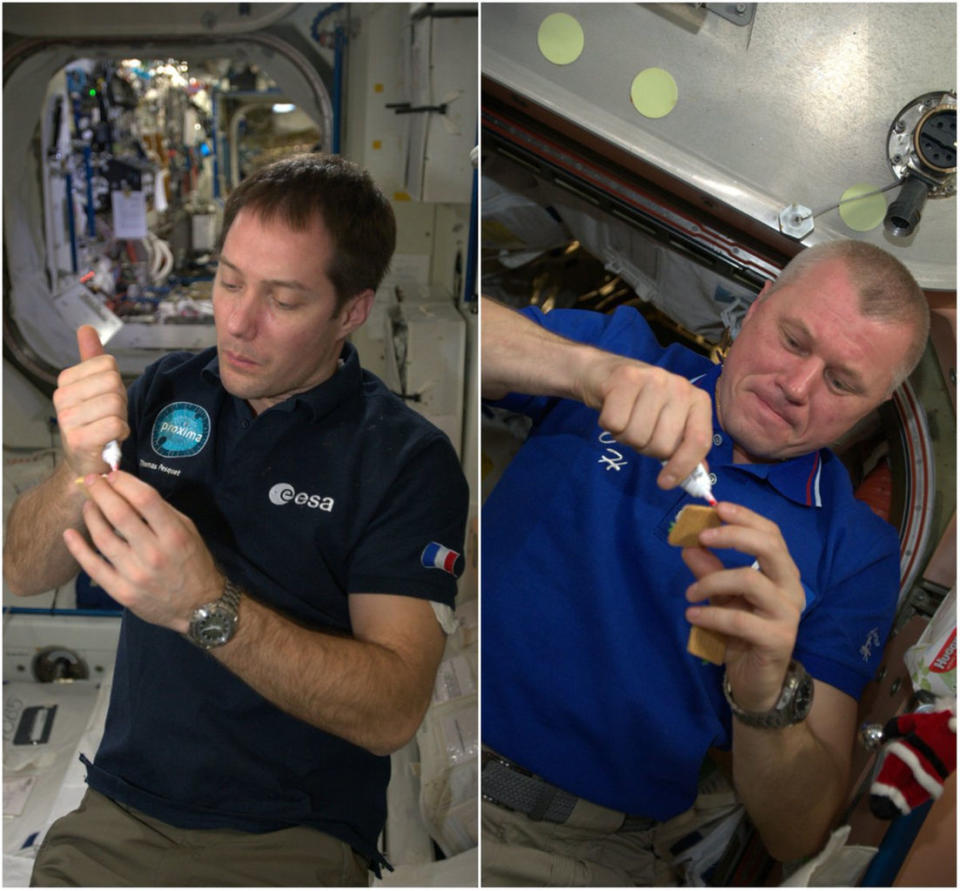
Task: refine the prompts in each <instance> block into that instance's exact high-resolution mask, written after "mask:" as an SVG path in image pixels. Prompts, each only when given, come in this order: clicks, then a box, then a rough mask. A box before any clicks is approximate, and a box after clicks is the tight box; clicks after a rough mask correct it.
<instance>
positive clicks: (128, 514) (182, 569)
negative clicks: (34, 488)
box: [63, 471, 224, 634]
mask: <svg viewBox="0 0 960 891" xmlns="http://www.w3.org/2000/svg"><path fill="white" fill-rule="evenodd" d="M84 486H85V487H86V490H87V494H88V496H89V500H88V501H87V502H86V503H85V504H84V506H83V517H84V521H85V522H86V526H87V530H88V531H89V533H90V538H91V540H92V541H93V544H94V546H95V547H96V549H97V550H99V551H100V554H98V553H96V551H95V550H94V549H93V548H91V547H90V545H89V544H88V543H87V542H86V540H85V539H84V538H83V536H82V535H81V534H80V533H79V532H77V531H76V530H74V529H67V530H66V531H65V532H64V534H63V540H64V542H65V544H66V546H67V548H68V549H69V551H70V553H71V554H72V555H73V557H74V559H75V560H76V561H77V562H78V563H79V564H80V565H81V566H82V567H83V569H85V570H86V571H87V573H88V574H89V575H90V577H91V578H92V579H93V580H94V581H95V582H96V583H97V584H99V585H101V586H102V587H103V588H104V590H105V591H106V592H107V593H108V594H109V595H110V596H111V597H112V598H113V599H114V600H116V601H117V602H118V603H120V604H122V605H123V606H125V607H127V608H128V609H130V610H131V611H132V612H134V613H135V614H136V615H137V616H139V617H140V618H141V619H143V620H144V621H145V622H151V623H153V624H154V625H161V626H163V627H164V628H170V629H171V630H173V631H177V632H179V633H181V634H185V633H186V631H187V629H188V627H189V624H190V616H191V615H192V613H193V610H194V609H196V608H197V607H198V606H200V605H201V604H203V603H207V602H208V601H211V600H216V599H217V598H218V597H219V596H220V595H221V594H222V592H223V582H224V579H223V576H222V574H221V573H220V571H219V570H218V569H217V567H216V565H215V563H214V560H213V557H212V556H211V554H210V551H209V550H208V549H207V546H206V545H205V544H204V542H203V539H202V538H201V537H200V533H199V532H198V531H197V528H196V526H194V524H193V521H192V520H191V519H190V518H189V517H187V516H185V515H184V514H182V513H180V511H178V510H176V509H175V508H174V507H173V506H171V505H170V504H168V503H167V502H166V501H164V499H163V497H162V496H161V495H160V493H159V492H158V491H157V490H156V489H154V488H153V487H152V486H150V485H148V484H147V483H145V482H143V481H142V480H140V479H137V477H135V476H131V475H130V474H129V473H124V472H123V471H115V472H113V473H111V474H110V475H109V476H108V477H106V478H104V477H100V476H97V475H94V474H91V475H88V476H87V477H86V479H85V480H84ZM101 555H102V556H101ZM104 558H106V559H104ZM108 561H109V562H108Z"/></svg>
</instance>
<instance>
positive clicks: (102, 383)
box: [53, 325, 130, 476]
mask: <svg viewBox="0 0 960 891" xmlns="http://www.w3.org/2000/svg"><path fill="white" fill-rule="evenodd" d="M77 347H78V348H79V350H80V363H79V364H78V365H73V366H71V367H70V368H67V369H65V370H64V371H62V372H61V373H60V376H59V377H58V378H57V389H56V390H55V391H54V394H53V405H54V408H55V409H56V412H57V423H58V424H59V425H60V436H61V442H62V445H63V452H64V459H65V460H66V462H67V464H69V465H70V468H71V469H72V470H73V473H74V475H75V476H85V475H86V474H88V473H105V472H107V471H108V470H109V469H110V468H109V466H108V465H107V463H106V462H105V461H104V460H103V458H102V457H101V454H102V452H103V448H104V446H105V445H106V444H107V443H108V442H109V441H110V440H111V439H115V440H117V442H121V441H123V440H124V439H126V438H127V436H129V435H130V428H129V426H128V425H127V391H126V388H125V387H124V386H123V379H122V378H121V376H120V371H119V369H118V368H117V360H116V359H114V357H113V356H109V355H107V354H106V353H104V351H103V346H102V345H101V343H100V337H99V335H98V334H97V331H96V329H95V328H93V327H91V326H90V325H82V326H81V327H80V328H78V329H77Z"/></svg>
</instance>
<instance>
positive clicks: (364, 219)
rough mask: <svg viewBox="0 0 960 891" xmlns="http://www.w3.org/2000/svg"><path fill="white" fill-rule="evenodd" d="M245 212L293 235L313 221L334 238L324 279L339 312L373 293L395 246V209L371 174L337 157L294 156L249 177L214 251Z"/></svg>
mask: <svg viewBox="0 0 960 891" xmlns="http://www.w3.org/2000/svg"><path fill="white" fill-rule="evenodd" d="M244 208H246V209H248V210H251V211H253V212H254V213H255V214H257V216H259V217H260V218H261V219H263V220H270V219H276V218H279V219H280V220H282V221H283V222H284V223H286V224H287V225H288V226H289V227H290V228H291V229H294V230H295V231H302V230H304V229H306V228H307V227H308V226H310V225H311V224H312V223H313V222H314V220H316V218H317V216H319V217H320V219H321V220H322V222H323V225H324V226H325V227H326V229H327V231H328V232H329V233H330V236H331V238H332V239H333V257H332V259H331V260H330V268H329V269H328V270H327V277H328V278H329V279H330V281H331V283H332V284H333V286H334V288H335V289H336V293H337V312H338V313H339V311H340V309H341V308H342V307H343V305H344V304H345V303H346V302H347V301H348V300H349V299H350V298H351V297H353V296H354V295H355V294H358V293H360V292H361V291H365V290H367V289H368V288H370V289H372V290H374V291H376V289H377V288H378V287H379V286H380V282H381V281H382V280H383V277H384V275H385V274H386V272H387V267H388V266H389V265H390V258H391V257H392V256H393V251H394V248H395V247H396V242H397V224H396V220H395V218H394V215H393V208H392V207H391V206H390V202H389V201H388V200H387V199H386V197H385V196H384V194H383V193H382V192H381V191H380V189H379V188H378V187H377V185H376V184H375V183H374V182H373V180H372V179H371V178H370V175H369V174H368V173H367V172H366V171H365V170H363V169H362V168H360V167H359V166H358V165H356V164H354V163H353V162H352V161H347V160H346V159H344V158H341V157H339V156H338V155H326V154H321V153H319V152H312V153H305V154H299V155H292V156H291V157H289V158H283V159H281V160H279V161H275V162H274V163H272V164H268V165H267V166H265V167H262V168H261V169H260V170H258V171H256V172H255V173H253V174H251V175H250V176H248V177H247V178H246V179H245V180H244V181H243V182H242V183H240V185H239V186H237V187H236V188H235V189H234V190H233V191H232V192H231V193H230V195H229V197H228V198H227V201H226V204H225V205H224V209H223V226H222V228H221V230H220V240H219V242H218V243H217V252H218V253H219V252H220V251H221V250H222V249H223V243H224V241H225V240H226V237H227V232H229V231H230V226H231V224H232V223H233V221H234V219H236V216H237V214H238V213H239V212H240V211H241V210H243V209H244Z"/></svg>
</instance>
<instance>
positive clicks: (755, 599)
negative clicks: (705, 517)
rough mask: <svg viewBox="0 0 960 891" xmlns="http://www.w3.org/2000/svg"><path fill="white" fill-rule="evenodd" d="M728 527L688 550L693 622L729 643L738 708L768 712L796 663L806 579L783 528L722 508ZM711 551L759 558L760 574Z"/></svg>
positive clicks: (690, 617) (728, 660) (748, 512)
mask: <svg viewBox="0 0 960 891" xmlns="http://www.w3.org/2000/svg"><path fill="white" fill-rule="evenodd" d="M717 513H718V515H719V517H720V519H721V520H723V523H724V525H723V526H719V527H716V528H714V529H705V530H704V531H703V532H701V533H700V544H701V547H699V548H684V549H683V560H684V562H685V563H686V564H687V566H688V567H689V568H690V570H691V571H692V572H693V574H694V576H695V577H696V579H697V581H696V582H694V583H693V584H692V585H691V586H690V587H689V588H688V589H687V594H686V596H687V600H689V601H690V602H692V603H699V602H700V601H704V600H709V601H710V603H709V605H702V606H701V605H698V606H693V607H689V608H688V610H687V619H688V620H689V621H690V622H691V623H692V624H694V625H699V626H700V627H702V628H707V629H710V630H713V631H717V632H719V633H720V634H723V635H726V637H727V654H726V660H725V661H726V668H727V677H728V678H729V681H730V687H731V690H732V692H733V698H734V700H735V701H736V703H737V704H738V705H739V706H740V707H741V708H743V709H745V710H746V711H756V712H764V711H767V710H768V709H770V708H772V707H773V706H774V705H775V704H776V702H777V699H778V698H779V696H780V691H781V688H782V686H783V680H784V677H785V675H786V671H787V666H788V665H789V664H790V660H791V658H792V657H793V648H794V644H795V643H796V639H797V627H798V625H799V623H800V615H801V613H802V612H803V607H804V605H805V603H806V595H805V594H804V591H803V585H802V584H801V582H800V571H799V570H798V569H797V565H796V563H794V562H793V558H792V557H791V556H790V552H789V550H788V549H787V545H786V542H785V541H784V540H783V535H782V534H781V533H780V527H779V526H777V525H776V523H772V522H771V521H770V520H768V519H766V518H765V517H762V516H760V515H759V514H757V513H754V512H753V511H751V510H748V509H747V508H745V507H742V506H740V505H737V504H731V503H730V502H721V503H720V504H718V505H717ZM707 548H717V549H722V548H731V549H733V550H737V551H740V552H741V553H744V554H749V555H751V556H753V557H756V561H757V564H758V566H759V572H758V571H757V569H756V568H752V567H742V568H738V569H726V568H724V566H723V564H722V563H721V562H720V560H719V559H718V558H717V556H716V555H715V554H712V553H711V552H710V551H708V550H707Z"/></svg>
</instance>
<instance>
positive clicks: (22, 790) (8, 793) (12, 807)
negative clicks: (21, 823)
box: [3, 777, 37, 817]
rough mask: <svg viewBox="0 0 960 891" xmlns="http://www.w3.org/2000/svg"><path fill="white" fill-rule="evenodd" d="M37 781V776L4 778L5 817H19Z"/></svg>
mask: <svg viewBox="0 0 960 891" xmlns="http://www.w3.org/2000/svg"><path fill="white" fill-rule="evenodd" d="M36 782H37V778H36V777H4V778H3V815H4V816H5V817H19V816H20V814H22V813H23V808H24V806H25V805H26V803H27V799H28V798H29V797H30V792H31V791H32V790H33V787H34V786H35V785H36Z"/></svg>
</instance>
